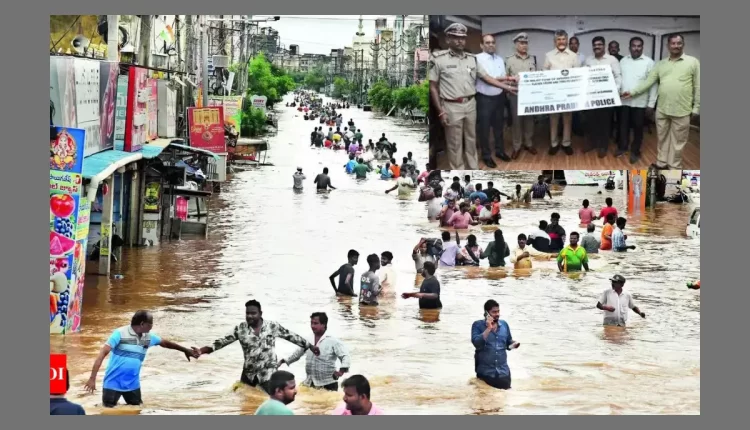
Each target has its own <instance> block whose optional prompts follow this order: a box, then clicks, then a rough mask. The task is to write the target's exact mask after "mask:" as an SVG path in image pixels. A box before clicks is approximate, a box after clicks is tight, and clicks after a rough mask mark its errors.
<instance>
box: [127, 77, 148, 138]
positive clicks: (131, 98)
mask: <svg viewBox="0 0 750 430" xmlns="http://www.w3.org/2000/svg"><path fill="white" fill-rule="evenodd" d="M149 93H150V87H149V86H148V71H147V70H146V69H143V68H140V67H134V66H131V67H130V72H129V76H128V107H127V110H126V112H125V152H137V151H140V150H141V149H142V148H143V144H144V143H146V142H147V140H148V136H147V134H146V133H147V132H146V130H147V128H148V99H149Z"/></svg>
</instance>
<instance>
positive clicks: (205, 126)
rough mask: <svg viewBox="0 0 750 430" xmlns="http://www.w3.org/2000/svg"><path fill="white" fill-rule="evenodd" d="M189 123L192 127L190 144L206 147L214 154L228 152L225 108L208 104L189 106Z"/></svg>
mask: <svg viewBox="0 0 750 430" xmlns="http://www.w3.org/2000/svg"><path fill="white" fill-rule="evenodd" d="M188 125H189V127H190V146H191V147H193V148H200V149H205V150H207V151H211V152H213V153H214V154H222V153H226V152H227V143H226V141H225V140H224V108H222V107H221V106H207V107H203V108H195V107H190V108H188Z"/></svg>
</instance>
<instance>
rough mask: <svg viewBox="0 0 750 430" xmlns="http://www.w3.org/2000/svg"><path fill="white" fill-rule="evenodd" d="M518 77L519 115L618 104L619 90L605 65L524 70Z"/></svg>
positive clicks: (560, 111) (570, 110)
mask: <svg viewBox="0 0 750 430" xmlns="http://www.w3.org/2000/svg"><path fill="white" fill-rule="evenodd" d="M519 78H520V81H519V83H518V114H519V115H544V114H552V113H562V112H574V111H580V110H589V109H600V108H608V107H615V106H620V105H621V102H620V93H619V92H618V89H617V84H616V83H615V80H614V77H613V76H612V69H611V68H610V67H609V66H608V65H605V66H594V67H579V68H575V69H565V70H545V71H542V72H525V73H521V74H520V75H519Z"/></svg>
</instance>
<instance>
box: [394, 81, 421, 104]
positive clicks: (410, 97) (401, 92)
mask: <svg viewBox="0 0 750 430" xmlns="http://www.w3.org/2000/svg"><path fill="white" fill-rule="evenodd" d="M393 102H394V104H395V105H396V107H397V108H399V109H409V110H411V109H417V108H419V87H417V86H416V85H411V86H408V87H405V88H399V89H397V90H395V91H393Z"/></svg>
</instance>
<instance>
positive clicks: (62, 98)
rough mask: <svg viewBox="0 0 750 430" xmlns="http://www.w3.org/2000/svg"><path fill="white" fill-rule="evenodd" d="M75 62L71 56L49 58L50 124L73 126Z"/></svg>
mask: <svg viewBox="0 0 750 430" xmlns="http://www.w3.org/2000/svg"><path fill="white" fill-rule="evenodd" d="M75 83H76V76H75V64H74V63H73V58H71V57H50V59H49V108H50V117H51V125H58V126H61V127H75V126H76V125H77V124H78V122H77V121H76V98H75Z"/></svg>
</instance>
